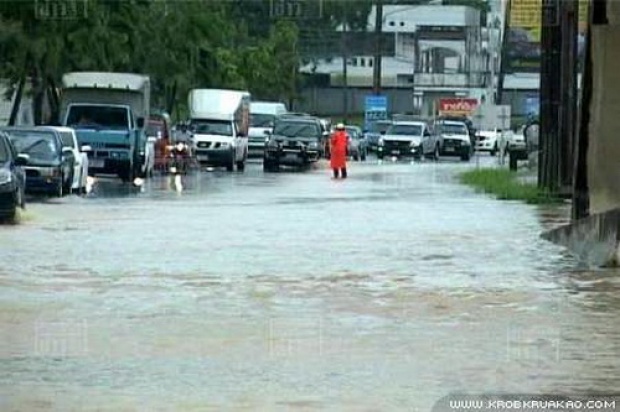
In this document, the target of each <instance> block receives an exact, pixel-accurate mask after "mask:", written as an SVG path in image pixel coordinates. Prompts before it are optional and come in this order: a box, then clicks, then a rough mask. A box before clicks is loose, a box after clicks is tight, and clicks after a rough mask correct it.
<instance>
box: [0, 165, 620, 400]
mask: <svg viewBox="0 0 620 412" xmlns="http://www.w3.org/2000/svg"><path fill="white" fill-rule="evenodd" d="M466 167H468V166H467V165H462V164H460V162H456V163H455V164H451V163H449V162H442V163H441V164H434V163H431V162H421V163H418V164H399V163H394V164H392V163H389V164H384V165H377V164H376V163H374V162H373V163H369V164H366V165H364V164H357V163H354V164H352V165H351V171H350V176H351V177H350V179H348V181H346V182H344V183H343V184H333V182H332V181H331V180H330V179H329V170H326V169H323V168H316V169H314V170H310V171H307V172H305V173H278V174H269V175H264V174H263V173H262V172H261V171H260V165H251V166H250V167H249V168H248V169H247V170H246V172H245V173H244V174H241V173H234V174H228V173H225V172H218V171H216V172H213V173H202V174H198V173H196V174H192V175H188V176H184V179H183V182H182V183H183V193H182V196H178V193H177V192H176V191H175V189H174V185H173V184H174V180H173V179H170V178H169V177H162V178H156V179H152V180H151V179H150V180H147V181H146V182H144V186H143V188H144V192H140V191H136V190H135V189H131V186H130V185H127V186H128V187H124V186H123V187H120V186H119V185H114V184H112V183H109V182H99V181H98V182H97V183H96V184H95V186H94V190H93V192H92V193H91V195H89V197H88V198H77V197H76V198H66V199H63V201H62V205H57V204H56V205H50V204H35V205H33V207H32V210H33V212H32V213H33V214H35V216H36V217H35V218H34V219H33V220H32V221H30V222H27V223H26V224H23V225H21V226H18V227H8V228H4V227H3V228H2V230H0V245H2V247H1V248H0V262H10V263H9V264H2V265H0V284H1V285H2V296H3V299H2V301H0V324H1V325H2V334H3V336H2V337H3V340H2V344H1V345H0V355H1V358H0V365H1V366H0V367H2V370H3V371H4V372H5V373H4V374H2V376H0V394H1V396H2V399H3V401H1V402H4V403H0V404H1V405H2V410H29V411H30V410H35V411H36V410H46V411H47V410H58V411H67V410H106V411H118V410H130V411H133V410H136V411H142V410H175V411H176V410H178V411H188V410H189V411H191V410H196V411H204V410H268V411H272V410H288V409H293V410H297V409H302V410H303V409H304V408H306V409H328V410H338V411H360V410H420V411H427V410H430V409H431V407H432V405H433V403H434V402H436V401H437V400H438V399H440V398H442V397H443V396H445V395H446V394H448V393H450V392H518V393H524V392H531V393H536V392H538V393H541V392H546V393H571V394H575V393H576V392H581V391H594V390H597V391H601V392H604V391H613V390H616V389H617V388H618V387H620V363H619V362H620V361H619V359H620V356H619V355H620V334H619V331H618V328H617V325H619V324H620V302H619V300H620V298H619V296H620V290H619V286H620V281H619V279H620V276H619V275H620V273H618V272H613V271H583V270H580V269H579V267H578V265H577V264H576V262H575V261H574V259H572V258H571V257H570V255H568V254H567V253H566V252H565V251H564V250H563V249H561V248H559V247H556V246H555V245H552V244H550V243H547V242H545V241H543V240H540V239H539V237H538V236H539V234H540V232H541V231H543V230H546V229H548V228H551V227H553V226H555V225H556V224H560V223H562V222H563V219H565V218H566V216H568V215H567V210H566V208H557V207H556V208H536V207H531V206H526V205H522V204H519V203H517V202H498V201H495V200H492V199H491V198H490V197H488V196H484V195H480V194H476V193H475V192H474V191H473V190H470V189H469V188H466V187H463V186H460V185H458V184H456V183H455V182H454V179H453V177H454V174H455V173H456V172H457V171H458V170H463V169H464V168H466Z"/></svg>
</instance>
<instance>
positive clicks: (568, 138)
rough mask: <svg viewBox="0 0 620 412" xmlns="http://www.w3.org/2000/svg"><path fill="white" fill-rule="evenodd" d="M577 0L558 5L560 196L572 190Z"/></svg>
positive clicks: (575, 104) (575, 106)
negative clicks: (559, 41)
mask: <svg viewBox="0 0 620 412" xmlns="http://www.w3.org/2000/svg"><path fill="white" fill-rule="evenodd" d="M578 1H579V0H563V1H561V2H560V7H561V10H560V19H561V27H560V28H561V43H560V47H561V48H562V53H561V59H562V64H561V66H560V67H561V77H560V81H561V86H560V102H561V106H560V113H559V114H560V124H559V126H560V133H559V138H560V139H559V143H560V148H559V149H560V150H559V152H558V154H559V172H560V178H559V186H560V188H561V193H562V194H565V195H570V193H571V191H572V179H573V160H574V147H575V146H574V143H575V142H574V136H575V125H576V122H575V118H576V117H577V116H576V114H577V64H578V59H577V36H578V20H579V19H578V8H579V4H578Z"/></svg>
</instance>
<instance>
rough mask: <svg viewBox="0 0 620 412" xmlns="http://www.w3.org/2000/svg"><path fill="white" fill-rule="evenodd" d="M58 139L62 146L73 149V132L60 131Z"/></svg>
mask: <svg viewBox="0 0 620 412" xmlns="http://www.w3.org/2000/svg"><path fill="white" fill-rule="evenodd" d="M60 139H61V140H62V145H63V146H64V147H70V148H72V149H75V139H73V133H71V132H60Z"/></svg>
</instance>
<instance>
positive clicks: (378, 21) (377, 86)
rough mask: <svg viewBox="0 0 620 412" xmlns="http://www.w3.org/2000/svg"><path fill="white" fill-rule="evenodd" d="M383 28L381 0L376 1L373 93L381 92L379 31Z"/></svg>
mask: <svg viewBox="0 0 620 412" xmlns="http://www.w3.org/2000/svg"><path fill="white" fill-rule="evenodd" d="M382 30H383V0H377V2H376V15H375V57H374V65H373V82H372V85H373V90H374V93H375V94H379V93H381V37H382V36H381V33H382Z"/></svg>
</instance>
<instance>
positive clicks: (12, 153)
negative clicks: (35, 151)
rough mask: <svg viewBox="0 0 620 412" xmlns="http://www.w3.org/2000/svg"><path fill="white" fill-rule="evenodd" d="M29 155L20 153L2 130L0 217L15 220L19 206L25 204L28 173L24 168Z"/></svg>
mask: <svg viewBox="0 0 620 412" xmlns="http://www.w3.org/2000/svg"><path fill="white" fill-rule="evenodd" d="M26 163H28V157H27V156H24V155H18V154H17V150H15V146H13V144H12V143H11V140H10V139H9V136H8V134H6V133H5V132H3V131H0V219H8V220H13V219H14V218H15V214H16V213H17V208H18V207H21V208H23V207H24V206H25V201H24V192H25V190H26V174H25V172H24V170H23V169H22V166H24V165H25V164H26Z"/></svg>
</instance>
